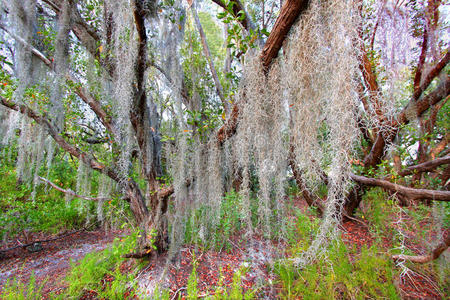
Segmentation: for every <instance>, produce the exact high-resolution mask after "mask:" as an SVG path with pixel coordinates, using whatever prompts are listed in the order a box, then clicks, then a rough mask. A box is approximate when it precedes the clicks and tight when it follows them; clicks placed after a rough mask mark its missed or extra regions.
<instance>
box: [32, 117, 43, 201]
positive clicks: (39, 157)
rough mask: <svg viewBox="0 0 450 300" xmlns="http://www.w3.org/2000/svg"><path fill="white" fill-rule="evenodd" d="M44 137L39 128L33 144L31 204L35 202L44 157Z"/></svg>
mask: <svg viewBox="0 0 450 300" xmlns="http://www.w3.org/2000/svg"><path fill="white" fill-rule="evenodd" d="M45 137H46V133H45V130H44V128H42V126H39V128H38V136H37V140H36V143H35V145H34V146H35V152H34V156H35V157H33V162H34V164H33V166H32V168H33V191H32V192H31V200H32V201H33V203H34V202H35V200H36V187H37V186H38V185H39V183H40V180H39V170H40V168H41V165H42V163H43V160H44V157H45Z"/></svg>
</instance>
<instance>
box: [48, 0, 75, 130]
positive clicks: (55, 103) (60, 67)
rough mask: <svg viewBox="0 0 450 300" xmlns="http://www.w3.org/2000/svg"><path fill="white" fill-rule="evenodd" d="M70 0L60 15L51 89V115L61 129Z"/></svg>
mask: <svg viewBox="0 0 450 300" xmlns="http://www.w3.org/2000/svg"><path fill="white" fill-rule="evenodd" d="M70 10H71V7H70V1H69V0H64V1H63V3H62V6H61V12H60V14H59V17H58V23H57V26H58V33H57V34H56V40H55V57H54V71H55V73H54V78H53V81H54V82H53V84H52V85H51V91H50V116H51V119H52V121H53V123H54V125H55V126H56V128H58V129H59V130H62V129H63V127H64V116H65V109H64V102H63V96H64V78H65V75H66V72H67V68H68V63H69V61H68V60H69V40H70V39H69V33H70V28H71V26H70Z"/></svg>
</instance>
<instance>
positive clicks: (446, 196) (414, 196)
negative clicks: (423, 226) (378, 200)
mask: <svg viewBox="0 0 450 300" xmlns="http://www.w3.org/2000/svg"><path fill="white" fill-rule="evenodd" d="M350 178H351V179H352V180H354V181H356V182H359V183H362V184H364V185H369V186H379V187H382V188H384V189H387V190H389V191H392V192H396V193H398V194H400V195H402V196H405V197H407V198H409V199H411V200H425V199H426V200H435V201H445V202H447V201H450V192H449V191H436V190H427V189H414V188H409V187H405V186H402V185H399V184H395V183H392V182H389V181H387V180H383V179H375V178H368V177H365V176H360V175H355V174H353V173H350Z"/></svg>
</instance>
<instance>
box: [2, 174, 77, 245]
mask: <svg viewBox="0 0 450 300" xmlns="http://www.w3.org/2000/svg"><path fill="white" fill-rule="evenodd" d="M0 178H2V180H0V195H1V197H0V210H1V211H2V214H0V238H1V239H6V238H13V237H15V236H17V235H19V234H20V235H22V234H24V233H29V232H46V233H57V232H59V231H61V230H63V229H65V230H70V229H73V228H79V227H81V226H82V225H83V224H84V221H85V217H84V216H83V215H80V214H79V213H78V211H77V203H76V201H73V202H72V203H69V204H66V202H65V201H64V198H61V195H60V193H59V192H56V191H54V190H52V189H48V190H47V191H46V190H45V188H44V187H43V186H42V187H39V188H38V191H37V195H36V199H35V201H32V200H31V199H30V195H31V192H32V188H31V187H29V186H27V185H25V184H17V180H16V174H15V171H14V169H13V168H11V167H6V166H3V167H2V168H0ZM58 193H59V194H58Z"/></svg>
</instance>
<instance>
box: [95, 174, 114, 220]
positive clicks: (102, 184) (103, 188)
mask: <svg viewBox="0 0 450 300" xmlns="http://www.w3.org/2000/svg"><path fill="white" fill-rule="evenodd" d="M110 194H111V179H110V178H109V177H108V176H106V175H104V174H100V179H99V186H98V198H99V200H98V202H97V221H98V222H100V224H101V225H103V223H104V219H105V216H104V211H103V205H104V201H105V199H106V198H108V197H109V196H110Z"/></svg>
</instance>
